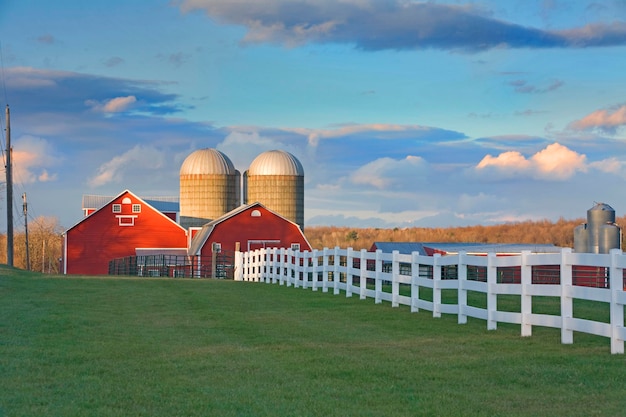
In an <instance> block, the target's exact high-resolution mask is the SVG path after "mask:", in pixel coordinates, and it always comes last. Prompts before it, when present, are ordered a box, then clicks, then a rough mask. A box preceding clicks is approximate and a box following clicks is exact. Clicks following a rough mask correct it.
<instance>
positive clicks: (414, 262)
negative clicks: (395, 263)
mask: <svg viewBox="0 0 626 417" xmlns="http://www.w3.org/2000/svg"><path fill="white" fill-rule="evenodd" d="M419 277H420V265H419V252H412V253H411V313H417V312H419V311H420V308H419V301H420V286H419V284H418V279H419Z"/></svg>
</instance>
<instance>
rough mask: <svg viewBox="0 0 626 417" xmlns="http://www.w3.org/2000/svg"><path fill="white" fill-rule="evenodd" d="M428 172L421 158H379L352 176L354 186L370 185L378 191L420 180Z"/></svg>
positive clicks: (410, 156)
mask: <svg viewBox="0 0 626 417" xmlns="http://www.w3.org/2000/svg"><path fill="white" fill-rule="evenodd" d="M426 172H427V163H426V161H424V159H423V158H421V157H419V156H412V155H409V156H407V157H406V158H405V159H401V160H395V159H392V158H379V159H377V160H375V161H372V162H370V163H368V164H366V165H363V166H362V167H360V168H359V169H357V170H356V171H354V173H352V175H351V176H350V181H351V182H352V183H353V184H361V185H369V186H372V187H375V188H378V189H383V188H387V187H391V186H396V185H398V184H401V183H406V182H407V180H409V183H411V182H414V181H415V180H420V179H421V178H423V176H424V175H425V174H426Z"/></svg>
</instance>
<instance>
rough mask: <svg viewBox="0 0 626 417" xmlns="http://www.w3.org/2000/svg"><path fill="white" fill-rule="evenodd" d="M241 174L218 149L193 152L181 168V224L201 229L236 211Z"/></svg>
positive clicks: (238, 201)
mask: <svg viewBox="0 0 626 417" xmlns="http://www.w3.org/2000/svg"><path fill="white" fill-rule="evenodd" d="M240 183H241V175H240V173H239V171H237V170H236V169H235V167H234V165H233V163H232V161H231V160H230V159H229V158H228V157H227V156H226V155H224V154H223V153H222V152H220V151H218V150H216V149H210V148H206V149H199V150H197V151H195V152H193V153H191V154H190V155H189V156H188V157H187V158H186V159H185V161H184V162H183V164H182V166H181V168H180V223H181V225H182V226H183V227H190V226H202V225H203V224H205V223H207V222H209V221H211V220H213V219H216V218H218V217H220V216H222V215H223V214H225V213H228V212H229V211H231V210H233V209H235V208H237V207H238V206H239V204H240V200H241V199H240Z"/></svg>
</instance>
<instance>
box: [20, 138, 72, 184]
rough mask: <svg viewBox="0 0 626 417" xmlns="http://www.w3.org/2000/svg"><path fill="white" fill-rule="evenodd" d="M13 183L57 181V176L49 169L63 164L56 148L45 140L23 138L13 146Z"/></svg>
mask: <svg viewBox="0 0 626 417" xmlns="http://www.w3.org/2000/svg"><path fill="white" fill-rule="evenodd" d="M12 155H13V159H12V162H13V163H12V165H13V181H14V182H22V183H34V182H48V181H54V180H56V179H57V174H55V173H50V172H49V171H48V169H50V168H54V167H55V166H58V164H60V163H61V158H60V157H59V156H56V151H55V149H54V147H53V146H52V145H51V144H50V142H48V141H47V140H45V139H42V138H38V137H34V136H22V137H20V138H19V139H18V140H16V141H15V145H14V146H13V153H12Z"/></svg>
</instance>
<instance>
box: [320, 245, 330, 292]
mask: <svg viewBox="0 0 626 417" xmlns="http://www.w3.org/2000/svg"><path fill="white" fill-rule="evenodd" d="M329 256H330V253H329V249H328V248H324V251H323V254H322V292H328V257H329Z"/></svg>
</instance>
